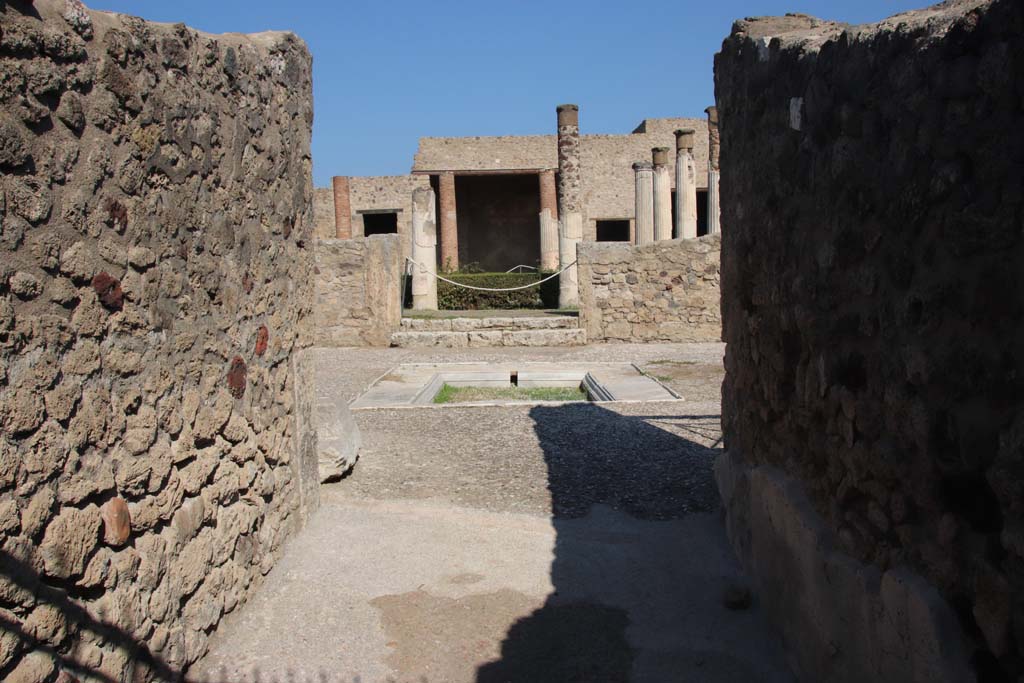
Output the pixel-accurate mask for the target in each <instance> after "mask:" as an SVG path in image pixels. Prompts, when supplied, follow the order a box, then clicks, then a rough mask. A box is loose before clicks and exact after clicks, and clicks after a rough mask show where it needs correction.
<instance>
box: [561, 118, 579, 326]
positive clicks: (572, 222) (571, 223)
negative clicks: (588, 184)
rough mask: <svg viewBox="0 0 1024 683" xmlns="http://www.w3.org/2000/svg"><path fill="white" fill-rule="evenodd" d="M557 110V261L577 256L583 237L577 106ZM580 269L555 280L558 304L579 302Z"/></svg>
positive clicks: (567, 305) (565, 261)
mask: <svg viewBox="0 0 1024 683" xmlns="http://www.w3.org/2000/svg"><path fill="white" fill-rule="evenodd" d="M556 111H557V112H558V264H559V267H560V268H565V267H567V266H568V265H569V264H570V263H573V262H574V261H575V260H576V245H577V244H579V243H580V240H582V239H583V202H582V201H581V197H580V195H581V191H580V109H579V107H578V106H576V105H575V104H562V105H559V106H558V108H557V109H556ZM579 302H580V287H579V271H578V268H577V267H576V266H573V267H572V268H569V269H568V270H566V271H565V272H564V273H562V275H561V277H560V278H559V280H558V305H559V307H561V308H570V307H575V306H578V305H579Z"/></svg>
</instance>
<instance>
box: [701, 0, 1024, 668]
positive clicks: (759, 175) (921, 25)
mask: <svg viewBox="0 0 1024 683" xmlns="http://www.w3.org/2000/svg"><path fill="white" fill-rule="evenodd" d="M1021 35H1024V4H1022V3H1020V2H1018V1H1017V0H998V1H989V2H984V1H978V0H973V1H964V0H960V1H954V2H950V3H945V4H943V5H941V6H936V7H934V8H931V9H928V10H921V11H919V12H914V13H908V14H905V15H901V16H898V17H894V18H892V19H889V20H887V21H885V22H882V23H881V24H878V25H874V26H866V27H857V28H849V27H845V26H840V25H836V24H832V23H829V22H822V21H818V20H814V19H811V18H809V17H806V16H788V17H784V18H775V19H770V18H769V19H760V20H747V21H740V22H737V23H736V24H735V26H734V28H733V31H732V35H731V36H730V37H729V38H728V39H727V40H726V41H725V43H724V45H723V48H722V52H721V53H720V54H719V55H718V56H717V57H716V60H715V84H716V95H717V103H718V110H719V113H720V115H721V133H722V150H721V168H722V176H721V178H722V179H721V192H722V225H723V234H724V237H723V244H722V314H723V319H724V336H725V340H726V342H727V343H728V348H727V351H726V371H727V374H726V379H725V385H724V389H723V404H724V405H723V425H724V430H725V441H726V446H727V449H728V450H729V451H730V452H732V453H733V454H738V455H739V457H741V458H743V459H745V461H746V462H747V463H748V464H753V465H770V466H774V467H777V468H781V469H782V470H784V471H785V472H787V473H788V474H790V475H792V476H793V477H795V478H797V479H798V480H799V481H800V482H801V483H802V485H803V488H804V489H805V491H806V493H807V495H808V497H809V498H810V501H811V502H812V504H813V506H814V508H815V509H816V510H817V512H818V513H819V514H820V515H821V516H822V517H823V518H824V519H825V520H826V523H827V525H828V526H829V527H830V528H831V530H832V531H834V532H835V534H836V538H837V539H838V543H839V547H840V548H841V549H842V550H843V551H844V552H845V553H847V554H849V555H852V556H854V557H855V558H858V559H859V560H861V561H863V562H865V563H868V564H870V565H873V566H875V567H877V568H878V569H880V570H883V571H884V570H886V569H889V568H893V567H899V566H906V567H910V568H913V570H914V571H916V572H918V573H920V574H921V575H923V576H924V577H925V578H926V579H927V580H928V581H929V582H930V583H931V584H932V585H934V586H936V587H937V588H938V589H939V591H940V593H941V594H942V595H943V596H944V597H945V598H946V600H947V601H948V602H949V603H950V604H951V605H952V606H953V608H954V609H955V611H956V614H957V617H958V618H959V622H960V625H961V626H962V627H963V629H964V632H965V633H966V634H967V637H968V639H969V641H970V643H971V645H970V646H969V647H970V649H969V654H970V657H971V663H972V665H973V667H974V669H975V671H976V672H977V674H978V676H979V680H1018V677H1019V676H1021V675H1022V674H1024V659H1022V655H1024V240H1022V208H1024V207H1022V201H1024V135H1022V134H1021V130H1022V128H1024V109H1022V104H1024V77H1022V74H1024V43H1022V42H1021V40H1020V36H1021ZM904 645H905V644H904ZM836 647H837V650H836V651H837V652H841V651H842V648H843V644H842V643H839V644H837V645H836ZM833 654H834V653H833ZM833 680H837V679H833ZM876 680H877V679H876Z"/></svg>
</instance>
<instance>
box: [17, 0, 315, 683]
mask: <svg viewBox="0 0 1024 683" xmlns="http://www.w3.org/2000/svg"><path fill="white" fill-rule="evenodd" d="M310 71H311V60H310V56H309V53H308V52H307V50H306V48H305V46H304V45H303V43H302V42H301V41H299V40H298V39H297V38H295V37H294V36H292V35H290V34H282V33H266V34H260V35H255V36H249V37H246V36H240V35H225V36H217V37H214V36H209V35H204V34H201V33H198V32H196V31H193V30H191V29H188V28H186V27H185V26H183V25H174V26H171V25H156V24H149V23H146V22H143V21H141V20H138V19H134V18H131V17H127V16H119V15H113V14H107V13H101V12H92V11H89V10H86V9H85V8H84V7H82V5H81V4H80V3H79V2H77V1H76V0H68V1H67V2H64V1H63V0H37V1H36V2H34V3H32V2H6V3H0V173H2V178H0V183H2V194H0V218H2V229H0V679H4V680H15V681H37V680H38V681H43V680H51V678H52V677H53V676H56V675H57V674H56V671H57V669H58V668H59V669H62V670H64V671H67V672H69V673H71V674H73V675H74V676H76V677H83V678H84V677H85V676H87V675H91V674H95V675H100V674H102V675H103V676H106V678H105V679H104V680H118V681H122V680H134V678H135V677H137V678H139V679H145V678H148V677H151V676H152V675H154V672H155V673H159V674H161V675H162V676H164V677H167V676H170V675H172V674H173V672H177V671H181V670H182V669H183V668H185V667H187V666H188V665H189V664H190V663H191V662H194V661H195V660H196V659H197V658H198V657H200V656H201V655H202V654H203V652H204V651H205V648H206V641H207V637H208V635H209V633H210V632H211V631H212V630H213V629H214V628H215V627H216V625H217V623H218V622H219V621H220V619H221V617H222V615H223V614H225V613H227V612H230V611H232V610H234V609H235V608H236V607H237V606H238V605H239V604H240V602H241V601H243V600H244V599H245V597H246V595H247V594H248V593H249V592H250V591H251V590H252V589H253V588H254V587H255V585H256V584H258V583H259V582H260V579H261V576H262V575H263V574H266V572H268V571H269V570H270V568H271V566H272V565H273V564H274V560H275V558H276V557H277V555H278V554H279V551H280V549H281V544H282V542H283V541H284V540H285V539H286V538H287V537H288V536H289V534H291V533H292V532H293V531H294V530H295V529H296V528H297V527H298V526H299V525H300V523H301V520H302V518H303V516H304V515H305V514H306V513H307V512H308V511H309V510H310V509H312V508H313V507H314V506H315V505H316V502H317V499H316V488H315V485H316V480H317V473H316V443H315V434H314V433H313V432H312V430H311V429H310V428H309V425H311V412H312V403H313V401H312V389H311V388H309V387H305V386H300V385H299V383H298V382H297V379H296V378H297V376H300V375H303V376H306V377H307V378H308V375H309V374H310V371H309V368H308V367H305V366H304V364H303V358H302V357H301V354H300V350H301V349H302V347H303V346H305V345H307V343H308V339H307V337H308V331H307V328H308V321H309V316H310V307H311V303H312V300H313V277H312V266H313V260H312V255H311V253H310V247H311V242H310V230H311V228H312V225H313V222H312V209H311V205H312V182H311V177H310V154H309V143H310V128H311V122H312V96H311V85H310ZM310 480H311V481H312V486H309V485H308V483H309V481H310ZM143 647H145V648H148V650H149V651H151V652H152V653H153V654H154V655H155V656H156V657H155V658H151V657H148V656H147V655H146V654H145V652H144V651H143V649H142V648H143ZM62 680H69V679H68V678H66V677H64V678H62Z"/></svg>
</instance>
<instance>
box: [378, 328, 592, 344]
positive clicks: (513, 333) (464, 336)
mask: <svg viewBox="0 0 1024 683" xmlns="http://www.w3.org/2000/svg"><path fill="white" fill-rule="evenodd" d="M586 343H587V334H586V332H585V331H583V330H581V329H579V328H570V329H552V330H474V331H471V332H445V331H440V332H431V331H424V330H400V331H398V332H395V333H394V334H392V335H391V346H398V347H402V348H417V347H431V346H434V347H443V348H450V349H454V348H465V347H478V346H581V345H583V344H586Z"/></svg>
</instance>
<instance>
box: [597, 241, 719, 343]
mask: <svg viewBox="0 0 1024 683" xmlns="http://www.w3.org/2000/svg"><path fill="white" fill-rule="evenodd" d="M720 248H721V239H720V238H718V237H712V236H709V237H701V238H698V239H692V240H670V241H665V242H656V243H653V244H648V245H644V246H634V245H630V244H603V243H596V242H591V243H582V244H580V246H579V250H578V254H579V269H580V325H581V327H583V328H584V329H585V330H586V333H587V341H590V342H598V341H608V342H633V343H635V342H697V341H719V340H721V338H722V318H721V315H720V313H719V272H718V260H719V250H720Z"/></svg>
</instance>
